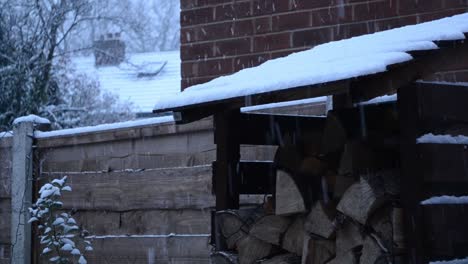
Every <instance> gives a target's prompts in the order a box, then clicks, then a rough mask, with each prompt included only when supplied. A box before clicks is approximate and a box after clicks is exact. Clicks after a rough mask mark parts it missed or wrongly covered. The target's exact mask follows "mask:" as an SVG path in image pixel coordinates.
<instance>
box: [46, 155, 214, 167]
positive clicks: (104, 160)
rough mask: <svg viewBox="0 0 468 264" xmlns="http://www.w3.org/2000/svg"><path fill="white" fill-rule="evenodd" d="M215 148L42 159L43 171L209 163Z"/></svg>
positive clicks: (212, 158)
mask: <svg viewBox="0 0 468 264" xmlns="http://www.w3.org/2000/svg"><path fill="white" fill-rule="evenodd" d="M215 159H216V150H215V149H213V150H209V151H203V152H200V153H187V154H129V155H128V156H124V157H109V156H102V157H96V158H89V159H77V160H66V161H55V160H44V162H43V163H41V171H43V172H92V171H113V170H126V169H157V168H172V167H190V166H200V165H207V164H211V163H212V162H213V160H215Z"/></svg>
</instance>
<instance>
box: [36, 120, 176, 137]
mask: <svg viewBox="0 0 468 264" xmlns="http://www.w3.org/2000/svg"><path fill="white" fill-rule="evenodd" d="M172 122H174V117H173V116H161V117H153V118H146V119H138V120H134V121H125V122H118V123H110V124H102V125H97V126H87V127H78V128H70V129H62V130H54V131H47V132H41V131H35V132H34V137H36V138H50V137H59V136H69V135H77V134H84V133H92V132H102V131H109V130H115V129H121V128H132V127H141V126H149V125H155V124H163V123H172Z"/></svg>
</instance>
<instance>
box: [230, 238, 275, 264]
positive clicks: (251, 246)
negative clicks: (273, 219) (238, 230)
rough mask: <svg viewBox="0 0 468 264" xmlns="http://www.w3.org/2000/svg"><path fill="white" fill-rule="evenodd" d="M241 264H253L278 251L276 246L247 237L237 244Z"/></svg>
mask: <svg viewBox="0 0 468 264" xmlns="http://www.w3.org/2000/svg"><path fill="white" fill-rule="evenodd" d="M237 251H238V252H239V264H252V263H255V262H256V261H257V260H260V259H262V258H265V257H268V256H270V255H272V254H274V253H275V252H277V251H278V248H277V247H275V246H274V245H272V244H270V243H267V242H264V241H262V240H260V239H257V238H255V237H254V236H250V235H247V236H245V237H244V238H242V239H241V240H240V241H239V242H238V243H237Z"/></svg>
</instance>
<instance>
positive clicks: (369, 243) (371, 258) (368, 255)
mask: <svg viewBox="0 0 468 264" xmlns="http://www.w3.org/2000/svg"><path fill="white" fill-rule="evenodd" d="M359 263H360V264H385V263H388V262H387V260H386V257H385V254H384V252H383V251H382V249H381V248H380V247H379V245H378V243H377V242H376V241H375V240H374V239H372V238H371V237H370V236H367V237H366V238H365V239H364V245H363V247H362V255H361V258H360V262H359Z"/></svg>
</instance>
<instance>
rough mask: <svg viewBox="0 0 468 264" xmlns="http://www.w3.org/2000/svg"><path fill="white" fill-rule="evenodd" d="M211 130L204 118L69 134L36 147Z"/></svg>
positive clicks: (40, 139) (39, 143) (209, 122)
mask: <svg viewBox="0 0 468 264" xmlns="http://www.w3.org/2000/svg"><path fill="white" fill-rule="evenodd" d="M212 128H213V121H212V118H205V119H202V120H199V121H197V122H193V123H190V124H185V125H175V124H173V123H166V124H155V125H149V126H143V127H134V128H120V129H115V130H109V131H97V132H91V133H84V134H70V135H65V136H57V137H50V138H39V139H38V140H37V146H38V148H50V147H63V146H70V145H81V144H92V143H100V142H109V141H119V140H128V139H137V138H151V137H160V136H164V135H171V134H182V133H192V132H195V131H203V130H212Z"/></svg>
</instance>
